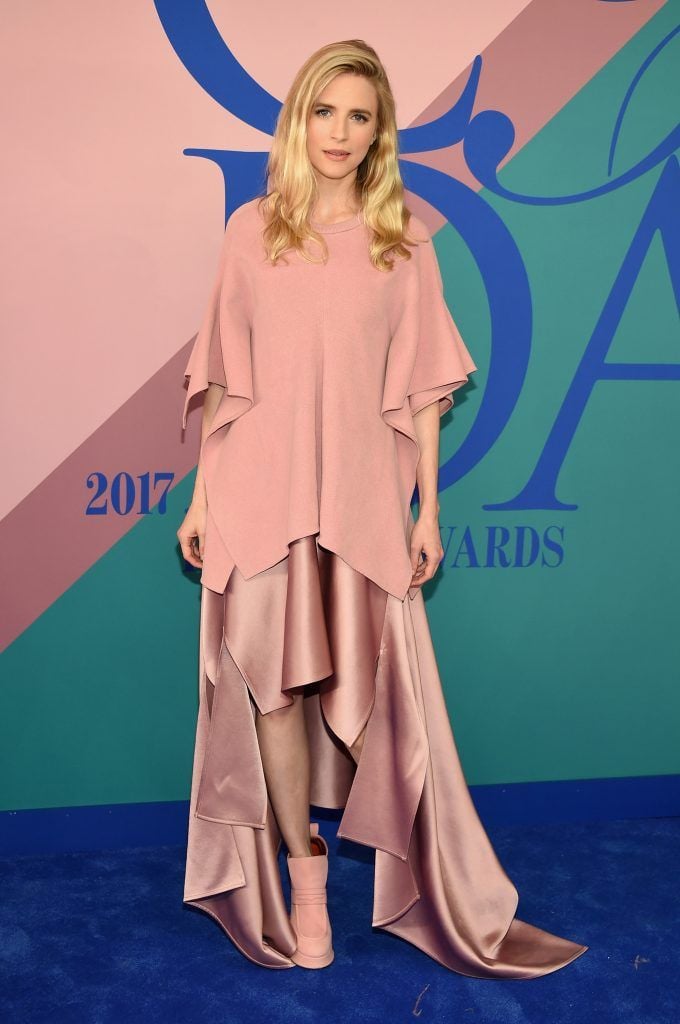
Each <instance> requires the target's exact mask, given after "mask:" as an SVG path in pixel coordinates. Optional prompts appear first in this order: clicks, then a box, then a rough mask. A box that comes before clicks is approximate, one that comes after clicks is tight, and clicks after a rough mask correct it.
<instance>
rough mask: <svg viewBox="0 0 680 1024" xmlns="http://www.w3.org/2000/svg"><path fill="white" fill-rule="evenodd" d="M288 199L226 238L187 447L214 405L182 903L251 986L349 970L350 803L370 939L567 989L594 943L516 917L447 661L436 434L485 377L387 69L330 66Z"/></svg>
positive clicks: (279, 193) (311, 85)
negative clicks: (342, 946)
mask: <svg viewBox="0 0 680 1024" xmlns="http://www.w3.org/2000/svg"><path fill="white" fill-rule="evenodd" d="M268 178H269V190H268V192H267V193H266V195H263V196H260V197H257V198H256V199H253V200H251V201H250V202H247V203H244V204H243V205H242V206H240V207H239V208H238V209H237V210H235V211H234V212H233V213H232V215H231V217H230V218H229V220H228V223H227V227H226V231H225V235H224V241H223V244H222V250H221V255H220V263H219V268H218V273H217V277H216V280H215V285H214V288H213V292H212V296H211V299H210V303H209V306H208V310H207V312H206V316H205V319H204V321H203V324H202V327H201V330H200V331H199V334H198V336H197V338H196V341H195V343H194V346H193V349H192V352H191V357H190V360H189V363H188V366H187V369H186V375H187V376H188V377H189V378H190V383H189V388H188V392H187V396H186V403H185V408H184V418H183V422H184V425H186V414H187V407H188V404H189V401H190V399H191V398H192V396H193V395H195V394H196V393H198V392H204V393H205V394H204V406H203V409H204V411H203V427H202V436H201V453H200V459H199V466H198V470H197V474H196V485H195V491H194V496H193V500H192V503H191V506H190V508H189V511H188V513H187V516H186V518H185V520H184V522H183V524H182V526H181V527H180V529H179V531H178V536H179V539H180V542H181V546H182V552H183V554H184V557H185V558H186V559H187V561H189V562H190V563H191V564H192V565H194V566H196V567H198V568H201V569H202V574H201V583H202V589H201V598H202V599H201V625H200V665H199V678H200V693H199V713H198V723H197V733H196V748H195V757H194V771H193V780H192V792H191V811H190V821H189V840H188V851H187V870H186V884H185V892H184V899H185V902H187V903H190V904H192V905H194V906H197V907H200V908H201V909H202V910H204V911H206V912H207V913H209V914H211V915H212V916H213V917H214V918H215V919H216V920H217V921H218V922H219V924H220V925H221V927H222V928H223V929H224V930H225V931H226V932H227V934H228V935H229V936H230V938H231V939H232V941H233V942H234V943H235V944H236V945H237V947H238V948H239V949H240V950H241V952H242V953H244V955H245V956H247V957H248V958H249V959H251V960H253V961H254V962H255V963H258V964H261V965H262V966H265V967H272V968H284V967H292V966H294V965H296V964H297V965H300V966H304V967H308V968H318V967H325V966H327V965H328V964H329V963H331V961H332V960H333V946H332V930H331V923H330V919H329V916H328V910H327V902H326V899H327V895H326V880H327V873H328V847H327V844H326V842H325V840H324V839H323V837H322V836H320V835H319V832H318V824H317V823H316V822H314V823H311V824H310V822H309V807H310V803H311V804H314V805H315V806H322V807H329V808H344V813H343V816H342V820H341V822H340V827H339V829H338V835H339V836H343V837H346V838H349V839H352V840H354V841H355V842H359V843H363V844H365V845H367V846H371V847H373V848H374V849H375V851H376V862H375V879H374V908H373V922H372V923H373V925H374V926H375V927H380V928H384V929H385V930H387V931H390V932H392V933H394V934H396V935H400V936H401V937H403V938H405V939H407V940H408V941H410V942H412V943H413V944H414V945H416V946H418V947H419V948H421V949H423V950H424V951H425V952H426V953H428V954H429V955H430V956H432V957H434V958H435V959H436V960H438V961H439V962H441V963H442V964H444V965H445V966H447V967H449V968H451V969H452V970H454V971H457V972H459V973H461V974H466V975H468V976H470V977H478V978H487V977H502V978H532V977H537V976H539V975H541V974H545V973H548V972H550V971H554V970H557V969H558V968H560V967H562V966H564V965H565V964H567V963H569V962H570V961H571V960H573V959H575V958H576V957H577V956H579V955H580V954H581V953H583V952H585V950H586V949H587V948H588V947H586V946H583V945H580V944H578V943H576V942H572V941H569V940H566V939H562V938H559V937H557V936H555V935H551V934H550V933H548V932H544V931H541V930H540V929H538V928H535V927H533V926H532V925H529V924H526V923H524V922H522V921H518V920H516V919H514V914H515V910H516V908H517V902H518V895H517V892H516V890H515V888H514V886H513V885H512V883H511V881H510V879H509V878H508V877H507V875H506V874H505V872H504V871H503V869H502V867H501V865H500V864H499V862H498V860H497V858H496V855H495V853H494V851H493V849H492V847H491V844H490V842H489V840H488V837H487V836H486V833H485V831H484V829H483V827H482V825H481V823H480V821H479V818H478V817H477V814H476V812H475V809H474V806H473V804H472V801H471V799H470V795H469V792H468V789H467V786H466V783H465V780H464V777H463V775H462V771H461V768H460V762H459V760H458V755H457V752H456V748H455V744H454V740H453V736H452V733H451V728H450V725H449V721H448V716H447V712H446V706H445V703H444V699H443V695H442V691H441V681H440V679H439V676H438V672H437V665H436V661H435V656H434V651H433V649H432V643H431V637H430V633H429V628H428V623H427V618H426V613H425V606H424V602H423V596H422V586H423V584H424V583H425V582H426V581H427V580H430V579H431V578H432V577H433V576H434V574H435V572H436V570H437V567H438V565H439V562H440V560H441V558H442V555H443V551H442V545H441V540H440V535H439V523H438V511H439V506H438V501H437V468H438V456H439V419H440V416H441V415H442V414H443V413H444V412H445V411H446V410H447V409H450V408H451V406H452V404H453V400H452V398H451V395H452V393H453V391H454V390H456V389H457V388H459V387H461V386H462V385H463V384H464V383H466V381H467V380H468V377H469V374H471V373H472V372H474V370H475V369H476V367H475V364H474V363H473V361H472V359H471V357H470V354H469V352H468V351H467V349H466V347H465V345H464V343H463V341H462V339H461V337H460V334H459V333H458V331H457V329H456V327H455V324H454V322H453V320H452V318H451V315H450V313H449V311H448V309H447V307H446V303H445V301H444V297H443V291H442V281H441V276H440V272H439V267H438V264H437V260H436V255H435V252H434V248H433V245H432V240H431V238H430V236H429V233H428V231H427V229H426V227H425V225H424V224H423V222H422V221H420V220H419V219H418V218H416V217H415V216H412V215H410V214H409V212H408V211H407V210H406V209H405V207H404V204H403V186H402V182H401V178H400V175H399V169H398V160H397V130H396V119H395V110H394V101H393V97H392V93H391V90H390V87H389V83H388V80H387V76H386V74H385V70H384V68H383V66H382V64H381V63H380V60H379V59H378V56H377V54H376V53H375V51H374V50H373V49H371V47H369V46H367V45H366V44H365V43H364V42H362V41H361V40H351V41H345V42H341V43H335V44H331V45H328V46H325V47H323V48H322V49H320V50H319V51H318V52H316V53H314V54H313V55H312V56H311V57H310V58H309V59H308V60H307V62H306V63H305V64H304V66H303V67H302V68H301V69H300V71H299V73H298V74H297V76H296V78H295V81H294V82H293V85H292V87H291V90H290V93H289V95H288V97H287V99H286V101H285V104H284V106H283V108H282V110H281V114H280V117H279V120H278V124H277V128H276V133H275V136H274V140H273V145H272V150H271V154H270V158H269V164H268ZM416 482H417V484H418V492H419V515H418V519H417V521H416V522H415V523H414V520H413V517H412V516H411V512H410V500H411V497H412V494H413V491H414V486H415V484H416ZM407 597H408V598H409V600H406V598H407ZM282 841H283V842H285V845H286V848H287V851H288V852H287V866H288V871H289V874H290V880H291V910H290V913H289V911H288V909H287V907H286V904H285V900H284V897H283V890H282V886H281V877H280V873H279V868H278V860H277V855H278V852H279V850H280V847H281V843H282Z"/></svg>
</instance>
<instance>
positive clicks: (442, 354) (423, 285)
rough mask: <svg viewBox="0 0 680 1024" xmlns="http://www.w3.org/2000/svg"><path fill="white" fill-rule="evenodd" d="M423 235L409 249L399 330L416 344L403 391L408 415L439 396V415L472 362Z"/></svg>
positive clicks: (471, 368) (450, 403)
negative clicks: (410, 285)
mask: <svg viewBox="0 0 680 1024" xmlns="http://www.w3.org/2000/svg"><path fill="white" fill-rule="evenodd" d="M425 234H426V235H427V240H426V241H424V242H420V243H419V244H418V246H417V248H416V250H415V251H414V256H413V258H414V260H415V267H414V270H415V272H416V273H415V277H416V282H415V287H414V291H413V293H412V295H411V299H410V301H409V303H408V306H407V308H406V309H405V310H404V314H403V316H402V321H401V323H400V326H399V329H400V331H402V332H406V333H407V334H408V335H410V337H411V339H412V343H413V345H414V347H415V352H414V353H413V356H412V357H413V360H414V362H413V371H412V373H411V378H410V381H409V384H408V388H407V392H406V393H407V396H408V401H409V406H410V411H411V415H412V416H413V415H415V414H416V413H417V412H419V411H420V410H421V409H424V408H425V406H426V405H430V404H431V403H432V402H436V401H438V402H439V414H440V416H443V415H444V413H445V412H446V411H447V410H448V409H450V408H451V407H452V406H453V398H452V394H453V392H454V391H455V390H456V389H457V388H459V387H462V385H463V384H465V383H466V382H467V380H468V375H469V374H471V373H473V372H474V371H475V370H476V369H477V367H476V366H475V364H474V362H473V360H472V357H471V355H470V353H469V352H468V350H467V348H466V346H465V343H464V342H463V339H462V337H461V335H460V331H459V330H458V328H457V326H456V324H455V322H454V320H453V317H452V316H451V313H450V312H449V308H448V306H447V304H446V299H445V298H444V285H443V282H442V275H441V271H440V269H439V262H438V260H437V254H436V251H435V248H434V243H433V241H432V238H431V236H430V234H429V232H428V231H427V230H426V231H425Z"/></svg>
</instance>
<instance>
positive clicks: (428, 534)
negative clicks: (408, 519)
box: [410, 514, 444, 587]
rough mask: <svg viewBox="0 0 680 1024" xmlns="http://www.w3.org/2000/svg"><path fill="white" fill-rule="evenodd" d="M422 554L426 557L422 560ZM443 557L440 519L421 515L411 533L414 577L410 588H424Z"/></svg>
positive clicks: (434, 516)
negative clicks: (424, 584)
mask: <svg viewBox="0 0 680 1024" xmlns="http://www.w3.org/2000/svg"><path fill="white" fill-rule="evenodd" d="M421 552H422V553H424V555H425V558H424V559H422V560H421ZM443 557H444V548H443V547H442V540H441V535H440V533H439V517H438V516H436V515H432V516H431V515H428V514H425V515H422V514H421V515H419V516H418V518H417V520H416V522H415V525H414V527H413V530H412V531H411V568H412V570H413V577H412V579H411V584H410V586H412V587H422V585H423V583H426V582H427V581H428V580H431V579H432V577H433V576H434V574H435V573H436V571H437V569H438V568H439V563H440V562H441V560H442V558H443Z"/></svg>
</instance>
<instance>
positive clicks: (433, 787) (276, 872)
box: [184, 535, 588, 979]
mask: <svg viewBox="0 0 680 1024" xmlns="http://www.w3.org/2000/svg"><path fill="white" fill-rule="evenodd" d="M317 538H318V535H313V536H308V537H302V538H300V539H299V540H296V541H294V542H293V543H292V544H291V545H290V551H289V554H288V555H287V556H286V557H285V558H284V559H283V560H282V561H280V562H278V563H277V564H276V565H274V566H272V567H271V568H269V569H267V570H266V571H264V572H262V573H259V574H258V575H256V576H254V577H252V578H251V579H250V580H245V579H244V578H243V576H242V575H241V573H240V572H239V570H238V569H237V568H235V569H234V570H233V572H232V574H231V576H230V579H229V582H228V584H227V587H226V590H225V593H224V594H223V595H220V594H216V593H215V592H214V591H211V590H208V589H207V588H205V587H203V588H202V594H201V617H200V644H199V648H200V650H199V709H198V720H197V727H196V746H195V752H194V764H193V777H192V785H191V802H190V815H189V833H188V849H187V862H186V875H185V887H184V902H186V903H189V904H192V905H194V906H196V907H199V908H200V909H201V910H203V911H205V912H206V913H208V914H210V915H211V916H212V917H213V918H215V920H216V921H217V922H218V923H219V924H220V926H221V927H222V928H223V929H224V931H225V932H226V934H227V935H228V936H229V938H230V939H231V940H232V942H233V943H234V944H235V945H236V947H237V948H238V949H239V950H240V951H241V952H242V953H243V954H244V955H245V956H246V957H247V958H248V959H249V960H252V961H253V962H255V963H257V964H260V965H261V966H263V967H272V968H286V967H294V966H295V964H294V963H293V961H292V960H291V959H290V955H291V953H293V952H294V950H295V947H296V942H295V936H294V933H293V931H292V928H291V925H290V921H289V917H288V907H287V906H286V901H285V899H284V894H283V888H282V884H281V875H280V867H279V861H278V853H279V851H280V848H281V844H282V839H281V834H280V832H279V829H278V827H277V823H276V819H275V817H274V814H273V811H272V807H271V804H270V802H269V798H268V794H267V787H266V783H265V777H264V772H263V767H262V762H261V759H260V753H259V745H258V739H257V732H256V728H255V716H256V708H257V709H258V710H259V711H260V713H262V714H268V713H270V712H272V711H274V710H276V709H277V708H281V707H284V706H286V705H290V704H291V703H292V697H291V695H290V692H289V691H292V690H294V689H296V688H297V687H304V690H303V691H302V692H303V693H304V711H305V722H306V726H307V733H308V738H309V744H310V754H311V758H310V760H311V790H310V802H311V804H313V805H315V806H318V807H325V808H337V809H342V808H344V811H343V815H342V818H341V820H340V825H339V828H338V830H337V835H338V836H342V837H343V838H346V839H350V840H353V841H354V842H357V843H362V844H364V845H366V846H370V847H373V848H374V849H375V851H376V853H375V870H374V888H373V915H372V925H373V927H376V928H382V929H384V930H385V931H388V932H392V933H393V934H395V935H398V936H400V937H401V938H403V939H406V940H407V941H408V942H410V943H412V944H413V945H414V946H417V947H418V948H419V949H421V950H423V951H424V952H425V953H427V954H428V955H429V956H431V957H433V958H434V959H435V960H437V961H438V962H439V963H441V964H443V965H444V966H445V967H448V968H450V969H451V970H453V971H456V972H457V973H459V974H464V975H466V976H468V977H472V978H515V979H522V978H536V977H539V976H540V975H543V974H548V973H550V972H551V971H555V970H558V969H559V968H561V967H564V966H565V965H566V964H568V963H570V962H571V961H572V960H574V959H576V957H578V956H580V955H581V954H582V953H584V952H585V951H586V950H587V949H588V946H584V945H581V944H580V943H577V942H572V941H571V940H569V939H564V938H560V937H558V936H556V935H553V934H551V933H550V932H546V931H543V930H542V929H540V928H537V927H535V926H534V925H531V924H528V923H526V922H524V921H520V920H518V919H517V918H516V917H515V912H516V910H517V905H518V902H519V897H518V893H517V890H516V889H515V887H514V885H513V884H512V882H511V881H510V879H509V877H508V876H507V874H506V873H505V871H504V869H503V867H502V866H501V864H500V862H499V860H498V858H497V857H496V854H495V852H494V850H493V847H492V846H491V843H490V840H489V838H488V836H487V834H486V832H485V830H484V828H483V826H482V824H481V821H480V819H479V817H478V815H477V812H476V810H475V807H474V804H473V803H472V799H471V797H470V793H469V790H468V787H467V784H466V781H465V778H464V776H463V772H462V769H461V764H460V760H459V758H458V752H457V749H456V745H455V741H454V738H453V733H452V730H451V725H450V722H449V716H448V712H447V708H446V705H445V702H444V695H443V693H442V687H441V680H440V677H439V673H438V668H437V662H436V659H435V653H434V649H433V646H432V639H431V634H430V630H429V625H428V621H427V615H426V611H425V604H424V600H423V596H422V593H421V592H420V590H417V591H416V592H415V596H414V597H413V598H412V599H409V598H407V599H405V600H404V601H403V602H402V601H399V600H398V599H397V598H395V597H394V596H393V595H391V594H388V593H386V592H385V591H384V590H382V589H381V588H380V587H378V585H377V584H375V583H373V581H371V580H369V579H367V578H366V577H365V576H363V575H362V574H361V573H359V572H358V571H356V570H355V569H353V568H352V567H351V566H350V565H349V564H348V563H347V562H344V561H343V560H342V559H341V558H340V557H339V556H338V555H336V554H335V553H334V552H331V551H329V550H327V549H326V548H323V547H322V546H321V545H319V543H318V539H317ZM365 725H367V729H366V734H365V737H364V743H363V747H362V751H361V756H360V758H359V764H358V765H356V764H355V762H354V760H353V759H352V758H351V757H350V755H349V753H348V751H347V747H349V746H352V745H353V744H354V742H355V740H356V739H357V737H358V736H359V735H360V733H361V732H362V730H363V728H364V726H365Z"/></svg>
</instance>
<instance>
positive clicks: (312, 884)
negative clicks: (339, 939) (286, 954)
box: [287, 822, 335, 967]
mask: <svg viewBox="0 0 680 1024" xmlns="http://www.w3.org/2000/svg"><path fill="white" fill-rule="evenodd" d="M309 830H310V833H311V839H310V843H311V847H312V856H311V857H291V856H290V854H288V859H287V863H288V873H289V875H290V882H291V899H290V902H291V912H290V923H291V925H292V926H293V931H294V932H295V934H296V936H297V943H298V945H297V949H296V950H295V952H294V953H293V954H292V955H291V960H292V961H293V962H294V963H296V964H298V965H299V966H300V967H327V966H328V964H329V963H331V961H332V960H333V957H334V956H335V954H334V952H333V945H332V936H331V923H330V920H329V918H328V910H327V903H326V881H327V879H328V844H327V843H326V840H325V839H324V838H323V836H320V835H319V826H318V824H317V822H312V823H311V824H310V829H309Z"/></svg>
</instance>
